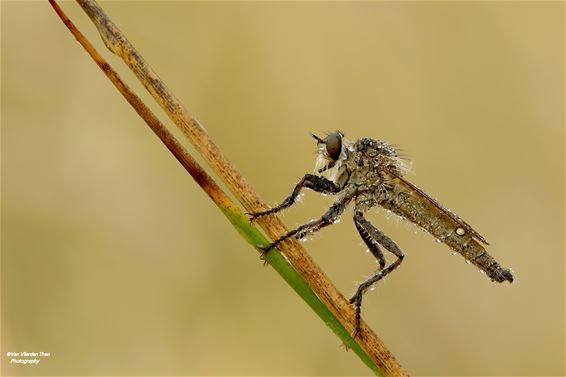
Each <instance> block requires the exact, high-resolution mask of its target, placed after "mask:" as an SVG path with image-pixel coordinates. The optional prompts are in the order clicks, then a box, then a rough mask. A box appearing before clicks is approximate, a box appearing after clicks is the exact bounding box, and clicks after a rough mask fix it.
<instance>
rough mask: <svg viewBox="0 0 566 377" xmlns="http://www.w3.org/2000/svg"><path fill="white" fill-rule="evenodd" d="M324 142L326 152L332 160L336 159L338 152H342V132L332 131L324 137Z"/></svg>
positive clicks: (338, 155)
mask: <svg viewBox="0 0 566 377" xmlns="http://www.w3.org/2000/svg"><path fill="white" fill-rule="evenodd" d="M324 143H325V144H326V153H328V156H330V158H331V159H332V160H334V161H336V160H338V157H340V153H342V134H341V133H340V132H333V133H331V134H330V135H328V136H327V137H326V139H324Z"/></svg>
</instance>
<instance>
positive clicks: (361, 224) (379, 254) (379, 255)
mask: <svg viewBox="0 0 566 377" xmlns="http://www.w3.org/2000/svg"><path fill="white" fill-rule="evenodd" d="M354 224H355V225H356V229H358V233H359V234H360V237H362V240H364V243H365V244H366V246H367V247H368V249H369V251H371V253H372V254H373V256H374V257H375V259H377V261H378V262H379V269H380V270H383V268H384V267H385V257H384V256H383V251H381V248H380V247H379V244H378V243H377V241H376V240H375V238H372V237H371V235H370V234H369V232H368V231H367V228H369V227H373V225H371V224H370V223H369V221H367V220H366V219H364V217H363V216H362V213H361V212H356V214H355V215H354Z"/></svg>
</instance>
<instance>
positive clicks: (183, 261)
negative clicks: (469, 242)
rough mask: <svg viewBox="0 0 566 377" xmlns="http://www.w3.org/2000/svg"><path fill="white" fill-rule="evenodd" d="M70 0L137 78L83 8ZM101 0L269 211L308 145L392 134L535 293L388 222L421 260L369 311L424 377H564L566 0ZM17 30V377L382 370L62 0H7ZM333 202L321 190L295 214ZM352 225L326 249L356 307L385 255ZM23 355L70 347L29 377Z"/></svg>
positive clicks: (12, 72)
mask: <svg viewBox="0 0 566 377" xmlns="http://www.w3.org/2000/svg"><path fill="white" fill-rule="evenodd" d="M62 5H63V8H64V9H65V11H67V12H68V14H69V16H70V17H71V18H72V19H73V21H75V22H76V24H77V25H78V26H79V27H80V29H81V30H82V31H83V32H84V33H85V34H86V35H87V36H89V37H90V38H91V41H93V42H94V43H95V45H96V46H97V47H98V48H99V50H100V51H101V52H103V54H105V56H107V57H108V58H109V60H110V61H111V62H112V63H113V64H115V67H116V68H117V69H118V70H119V71H120V72H121V73H122V74H123V76H124V77H125V78H126V79H127V80H129V82H130V83H132V85H133V86H134V87H135V88H138V89H139V88H140V86H139V85H138V84H137V83H134V81H135V80H133V79H132V78H133V76H132V75H131V74H130V73H129V72H128V70H127V69H125V68H124V65H123V64H121V62H119V61H118V59H117V58H115V57H113V56H110V53H108V52H107V51H106V49H105V48H104V47H103V44H102V43H101V41H100V39H99V37H98V35H97V33H96V32H95V30H94V27H93V26H92V25H91V23H90V21H89V20H88V19H87V17H86V15H85V14H84V13H83V12H82V10H80V8H79V7H78V5H76V4H75V3H74V2H65V3H63V4H62ZM103 6H104V8H105V10H106V11H107V12H108V13H109V14H110V16H111V17H112V19H113V20H114V21H115V22H116V23H117V24H118V25H119V27H120V28H121V29H122V31H124V32H125V33H126V35H127V36H128V37H129V39H130V40H131V41H132V42H133V43H134V45H135V46H136V47H137V48H138V49H139V51H140V52H141V53H142V55H143V56H144V57H145V58H146V59H147V60H148V62H150V64H151V65H152V66H153V67H154V68H155V69H156V70H157V72H158V73H159V74H160V76H161V77H162V78H163V79H164V80H165V82H166V83H167V84H168V85H169V86H170V87H171V88H172V89H173V91H174V92H175V93H176V94H177V95H178V96H179V98H181V100H182V101H183V102H184V103H185V104H186V106H187V107H188V108H189V109H190V111H191V112H192V113H193V114H195V115H196V116H197V118H198V119H199V120H201V121H202V123H203V124H204V125H205V127H206V128H207V130H208V131H209V133H210V134H211V136H212V137H213V139H214V140H215V141H216V142H217V144H218V145H219V146H220V147H221V148H222V149H223V151H224V152H225V154H226V155H227V156H228V157H229V158H230V159H231V161H232V162H233V163H234V164H235V166H236V167H237V168H238V169H240V171H241V172H242V174H243V175H244V176H245V177H246V179H248V181H249V182H250V183H251V184H252V185H253V186H254V187H255V188H256V189H257V190H258V192H259V193H260V194H261V195H262V197H263V198H264V199H265V200H266V201H267V202H268V203H270V204H275V203H278V202H279V201H280V200H281V199H282V198H283V197H284V196H285V195H287V194H288V193H289V192H290V190H291V189H292V187H293V185H294V184H295V183H296V181H297V180H298V179H299V178H300V177H301V176H302V175H303V174H304V173H305V172H311V171H312V168H313V166H314V150H315V144H314V142H313V140H312V139H311V138H310V136H309V132H314V133H318V134H324V132H328V131H333V130H336V129H340V130H343V131H344V132H345V133H346V136H347V137H349V138H351V139H356V138H359V137H362V136H369V137H372V138H376V139H381V140H385V141H388V142H390V143H393V144H396V145H398V146H400V147H401V148H402V149H403V150H404V151H405V154H406V155H408V156H409V157H410V158H411V159H412V160H414V165H413V174H411V175H410V176H409V177H408V178H409V179H410V180H411V181H413V182H414V183H415V184H417V185H419V186H421V187H422V188H424V189H425V190H426V191H428V192H429V193H431V194H432V195H433V196H434V197H436V198H437V199H439V200H440V201H441V202H442V203H444V204H445V205H447V206H448V207H450V208H452V209H453V210H454V211H456V212H457V213H458V214H459V215H460V216H461V217H462V218H464V219H465V220H466V221H467V222H469V223H471V224H472V225H473V226H474V227H476V228H477V230H478V231H479V232H480V233H481V234H483V235H484V236H485V237H486V238H487V239H488V240H489V241H490V243H491V245H490V247H489V248H488V250H489V251H490V252H491V253H492V255H494V256H495V257H496V258H497V260H499V261H500V263H501V264H502V265H504V266H510V267H512V268H513V269H514V271H515V274H516V283H515V284H513V285H508V284H502V285H500V284H496V283H492V282H490V281H489V279H486V277H485V276H484V275H482V274H480V273H479V272H478V271H477V269H476V268H474V267H472V266H469V265H467V264H465V263H464V260H463V259H462V258H461V257H460V256H451V253H450V250H449V249H448V248H447V247H446V246H444V245H442V244H438V243H436V242H434V240H433V239H432V237H430V236H428V235H426V234H424V233H423V232H421V231H419V230H417V229H416V228H415V227H414V226H412V225H410V224H405V223H404V222H402V221H400V220H398V219H396V218H394V217H391V216H389V217H388V216H387V215H386V214H385V213H384V212H383V211H379V210H376V211H374V213H372V215H370V218H371V220H372V221H373V222H374V223H375V224H376V225H377V226H378V227H379V228H380V229H382V230H383V231H384V232H385V233H386V234H388V235H389V236H390V237H391V238H392V239H394V240H395V241H396V242H397V243H398V244H399V245H400V246H401V248H402V249H403V250H404V251H405V253H406V258H405V260H404V262H403V265H402V267H401V268H400V269H398V270H397V271H395V273H393V274H392V275H390V276H389V277H388V278H387V279H385V280H384V281H382V282H380V283H379V286H378V288H377V289H376V290H374V291H373V292H368V294H367V296H366V299H365V301H364V311H363V315H364V318H365V320H366V321H368V322H369V324H370V325H371V326H372V327H373V328H374V330H375V331H376V333H377V334H379V336H380V337H381V338H382V339H383V341H384V342H385V343H386V344H387V345H388V347H389V348H390V350H391V351H392V353H393V354H394V355H395V356H396V357H397V358H398V360H399V361H400V363H401V364H402V365H403V366H404V368H406V370H407V371H408V372H410V373H412V374H415V375H562V374H563V373H564V213H563V210H564V161H563V156H564V128H563V126H564V92H563V87H564V64H563V63H564V37H563V30H564V5H563V3H560V2H554V3H551V2H546V3H535V2H514V3H513V2H493V3H491V2H478V3H450V2H430V3H428V2H423V3H414V2H403V3H392V2H383V3H381V2H380V3H202V2H167V3H161V2H105V3H103ZM1 17H2V19H1V21H2V51H1V52H2V72H1V73H2V360H1V361H2V364H3V367H2V368H3V370H2V373H3V374H5V375H6V374H12V375H136V374H140V375H141V374H143V375H367V374H369V373H370V371H369V370H368V369H367V368H366V367H365V366H364V365H363V364H362V363H361V362H360V361H359V359H358V358H357V357H356V356H355V354H354V353H353V352H346V351H345V350H344V348H343V347H342V346H341V344H340V341H339V340H338V339H337V338H336V337H335V336H334V335H333V334H332V333H331V331H330V330H329V329H328V328H327V327H326V326H325V325H324V324H323V323H322V322H321V321H320V320H319V319H318V317H316V316H315V315H314V314H313V312H312V311H311V310H310V309H308V307H307V306H306V305H305V304H304V303H303V302H302V301H301V300H300V299H299V298H298V296H297V295H296V294H295V293H293V291H292V290H291V289H290V288H289V287H288V286H287V285H286V284H285V283H284V282H283V280H282V279H281V278H280V277H279V276H278V275H277V274H275V273H274V271H273V270H272V269H271V268H269V267H263V265H262V263H261V262H260V260H259V259H258V255H257V252H256V251H255V250H253V249H252V248H251V247H250V246H249V245H247V244H246V243H245V242H244V241H243V240H242V239H241V238H240V237H239V236H238V234H237V233H236V231H235V230H234V229H233V228H232V227H231V226H230V225H229V224H228V222H227V221H226V220H225V218H224V217H223V215H222V214H221V213H220V212H219V211H218V210H217V209H216V208H215V206H214V205H213V204H212V203H211V201H210V200H209V199H208V198H207V197H206V195H205V194H203V192H202V191H201V190H200V189H199V188H198V187H197V185H196V184H195V183H194V182H193V181H192V179H191V178H190V177H189V176H188V175H187V174H186V173H185V171H184V170H183V169H182V168H181V166H180V165H179V164H178V163H177V162H176V160H175V159H174V158H173V157H172V156H171V155H170V154H169V152H168V151H167V150H166V149H165V148H164V147H163V146H162V145H161V144H160V142H159V141H158V139H157V138H156V137H155V136H154V135H153V134H152V133H151V132H150V130H149V129H148V127H147V126H146V125H145V124H144V123H143V122H142V121H141V120H140V118H138V116H137V115H136V114H135V113H134V112H133V111H132V109H131V108H130V107H129V105H127V103H126V102H125V101H124V100H123V99H122V98H121V97H120V95H119V94H118V93H117V91H116V90H115V89H114V88H113V87H112V86H111V84H110V83H109V81H108V80H107V79H106V78H105V77H104V75H103V74H102V73H101V72H100V70H99V69H98V67H97V66H96V65H95V64H94V63H93V62H92V61H91V60H90V58H89V57H88V56H87V54H86V53H85V52H84V51H83V50H82V48H81V47H80V46H79V45H78V43H76V41H75V40H74V39H73V37H72V36H71V34H70V33H69V32H68V31H67V30H66V28H65V27H64V26H63V24H62V23H61V22H60V21H59V19H58V18H57V17H56V15H55V13H54V12H53V11H52V9H51V8H50V6H49V5H48V3H47V2H32V3H18V2H2V16H1ZM139 92H140V93H142V94H143V97H144V98H146V99H148V98H149V97H148V95H146V94H145V93H143V91H142V90H139ZM148 102H151V100H149V99H148ZM152 108H154V109H156V112H157V113H158V114H159V115H160V116H162V118H163V119H165V117H164V116H163V112H161V111H160V110H159V109H157V108H156V107H155V106H154V105H153V104H152ZM167 122H168V120H167ZM168 124H170V122H169V123H168ZM175 132H176V134H179V133H178V132H177V131H176V130H175ZM191 150H192V149H191ZM207 169H208V168H207ZM209 170H210V169H209ZM330 203H331V198H328V197H327V198H323V197H320V196H319V195H318V194H314V193H307V194H306V196H305V197H304V198H303V201H302V205H298V206H297V207H296V208H294V209H292V210H289V211H288V212H287V213H285V214H284V215H283V217H284V218H283V219H284V221H285V223H286V224H287V225H288V226H289V227H294V226H297V225H299V224H300V223H303V222H305V221H306V220H308V219H311V218H313V217H316V216H319V215H320V214H321V213H322V212H323V211H324V210H325V208H327V207H328V206H329V204H330ZM350 214H351V212H350V211H347V212H346V213H345V214H344V216H343V219H342V222H341V223H340V224H337V225H336V226H333V227H332V228H331V229H330V228H329V229H325V230H323V231H321V232H320V233H319V234H318V235H317V236H316V237H315V238H314V240H312V241H310V242H309V243H307V247H308V251H309V253H310V254H311V255H312V256H313V258H314V259H315V260H316V261H317V262H318V263H319V264H320V265H321V267H322V268H323V269H324V270H325V271H326V272H327V273H328V275H329V276H330V277H331V279H332V280H333V281H334V282H335V283H336V284H337V285H338V287H339V288H340V289H341V290H342V291H343V292H344V294H345V295H347V296H348V297H349V296H350V295H351V294H352V293H353V292H354V290H355V288H356V286H357V285H356V284H357V283H358V282H360V281H362V280H363V279H364V277H366V276H367V275H369V274H371V273H372V271H374V269H375V268H376V266H377V265H376V263H375V261H374V260H373V258H372V257H370V256H369V255H368V254H366V253H364V250H365V246H362V245H361V241H360V239H359V237H358V235H357V233H356V231H355V227H354V226H353V224H352V221H351V220H350ZM8 351H28V352H32V351H36V352H38V351H46V352H51V355H52V356H51V357H50V358H47V359H44V360H43V361H42V362H41V364H40V365H39V366H35V367H33V366H28V367H22V366H14V365H10V364H9V358H7V357H6V356H5V353H6V352H8Z"/></svg>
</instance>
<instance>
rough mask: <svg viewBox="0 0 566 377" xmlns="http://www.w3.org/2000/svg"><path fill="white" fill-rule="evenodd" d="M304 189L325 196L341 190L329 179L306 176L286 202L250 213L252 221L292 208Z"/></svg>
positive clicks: (311, 175) (312, 175)
mask: <svg viewBox="0 0 566 377" xmlns="http://www.w3.org/2000/svg"><path fill="white" fill-rule="evenodd" d="M303 187H306V188H309V189H311V190H313V191H316V192H320V193H323V194H336V193H337V192H340V190H341V188H340V187H339V186H338V185H337V184H336V183H334V182H332V181H331V180H329V179H326V178H324V177H320V176H318V175H314V174H305V176H304V177H303V178H302V179H301V180H300V181H299V183H297V185H296V186H295V188H294V190H293V192H292V193H291V194H290V195H289V196H288V197H287V198H285V200H283V202H282V203H281V204H279V205H278V206H276V207H273V208H271V209H268V210H267V211H263V212H254V213H250V214H249V215H250V220H251V221H254V220H255V219H257V218H258V217H261V216H265V215H270V214H272V213H276V212H279V211H281V210H283V209H285V208H288V207H290V206H292V205H293V204H294V203H295V200H296V199H297V196H298V195H299V193H300V192H301V189H302V188H303Z"/></svg>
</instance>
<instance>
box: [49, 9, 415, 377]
mask: <svg viewBox="0 0 566 377" xmlns="http://www.w3.org/2000/svg"><path fill="white" fill-rule="evenodd" d="M49 2H50V3H51V4H52V5H53V6H54V8H55V9H56V10H57V8H58V7H57V6H56V4H55V3H54V1H53V0H49ZM77 2H78V3H79V5H80V6H81V7H82V8H83V10H84V11H85V12H86V13H87V15H88V16H89V17H90V18H91V20H92V21H93V23H94V24H95V26H96V28H97V29H98V31H99V33H100V35H101V37H102V40H103V41H104V44H105V45H106V47H108V49H109V50H110V51H112V52H113V53H115V54H116V55H118V56H119V57H121V58H122V59H123V61H124V62H125V63H126V64H127V65H128V66H129V67H130V69H131V70H132V71H133V72H134V73H135V75H136V76H137V77H138V79H139V80H140V81H141V83H142V84H143V85H144V86H145V88H146V89H147V90H148V91H149V93H150V94H151V95H152V96H153V97H154V99H155V100H156V101H157V102H158V103H159V105H160V106H161V107H162V108H163V109H164V110H165V112H166V113H167V115H168V116H169V117H170V118H171V119H172V120H173V122H174V123H175V124H176V125H177V126H178V127H179V128H180V129H181V131H182V132H183V133H184V134H185V135H186V136H187V137H188V139H189V141H190V142H191V143H192V144H193V146H194V147H195V148H196V149H197V150H198V151H199V153H200V154H201V155H202V156H203V158H204V159H205V160H206V161H207V163H208V164H209V165H210V166H211V167H212V168H213V169H214V170H215V171H216V172H217V174H218V175H219V176H220V177H221V178H222V179H223V181H224V182H225V183H226V185H227V187H228V188H229V189H230V191H231V192H232V193H233V194H234V195H235V197H236V198H237V199H238V200H239V201H240V202H241V203H242V204H243V206H244V207H245V208H246V209H247V210H248V211H250V212H257V211H262V210H265V209H267V206H266V204H265V203H264V202H263V201H262V200H261V199H260V198H259V196H258V195H257V193H256V192H255V191H254V190H253V189H252V187H251V186H250V185H249V184H248V183H247V182H246V181H245V180H244V178H243V177H242V176H241V175H240V173H239V172H238V171H237V170H236V169H235V168H234V167H233V166H232V164H231V163H230V162H229V161H228V160H227V159H226V157H225V156H224V155H223V154H222V152H221V150H220V149H219V148H218V147H217V146H216V144H215V143H214V142H213V141H212V139H211V138H210V137H209V135H208V133H207V132H206V130H205V129H204V128H203V127H202V125H201V124H200V123H199V122H198V121H197V120H196V119H195V118H194V117H192V116H191V115H190V114H189V113H188V111H187V110H186V109H185V108H184V106H183V105H182V104H181V102H180V101H179V100H178V99H177V98H176V97H175V95H174V94H173V93H172V92H171V91H170V90H169V88H168V87H167V86H166V85H165V83H164V82H163V81H161V79H160V78H159V77H158V75H157V74H156V73H155V71H153V69H152V68H151V67H150V66H149V65H148V64H147V63H146V62H145V60H144V59H143V58H142V57H141V55H140V54H139V53H138V52H137V51H136V49H135V48H134V47H133V46H132V44H131V43H130V42H129V41H128V40H127V39H126V37H125V36H124V35H123V34H122V33H121V32H120V30H118V28H117V27H116V25H115V24H114V23H113V22H112V21H111V20H110V19H109V17H108V16H107V15H106V13H104V11H103V10H102V8H100V6H99V5H98V4H97V3H96V2H95V1H94V0H77ZM58 13H59V15H60V16H61V13H60V12H59V11H58ZM65 18H66V17H65ZM63 21H64V22H65V24H66V25H67V26H68V27H69V28H70V26H69V24H70V21H68V23H67V22H66V21H65V19H63ZM70 25H72V24H70ZM79 34H80V33H79ZM77 35H78V34H75V36H76V37H77V39H78V40H79V42H81V43H83V42H82V41H81V40H80V39H79V37H78V36H77ZM83 39H84V38H83ZM87 42H88V41H87ZM83 45H84V44H83ZM85 48H86V47H85ZM87 50H88V49H87ZM92 50H93V52H91V51H89V54H91V56H92V57H93V58H94V59H95V60H96V61H97V64H99V66H100V67H101V68H102V70H103V71H104V72H105V73H106V74H107V76H108V77H109V78H110V79H111V80H112V82H113V83H114V84H115V85H116V86H117V87H125V88H127V87H126V86H125V84H124V83H123V82H122V81H121V80H120V78H119V77H118V76H117V75H116V74H115V73H114V72H113V71H110V70H109V69H108V68H109V66H107V64H106V63H105V62H104V61H103V60H102V59H101V58H100V56H99V55H98V53H97V52H96V51H94V49H92ZM97 56H98V57H99V58H100V59H97ZM127 91H129V88H128V90H127ZM127 91H126V92H127ZM130 92H131V91H130ZM126 98H127V99H128V101H129V102H130V103H132V102H136V101H139V99H137V97H135V98H133V97H128V96H126ZM140 102H141V101H140ZM140 108H142V109H144V108H145V110H142V112H144V113H145V112H148V113H149V114H151V115H148V114H145V115H148V116H149V118H150V119H151V118H155V116H154V115H153V114H152V113H151V112H150V111H149V109H147V107H145V105H143V107H140ZM137 111H138V113H139V112H140V110H137ZM140 115H141V114H140ZM151 123H153V126H152V129H153V130H154V132H156V133H157V134H158V135H160V133H161V134H163V132H164V131H163V130H165V128H164V127H163V125H162V124H161V123H159V121H158V120H157V118H155V121H152V122H151ZM150 126H151V124H150ZM161 136H165V140H169V143H167V142H166V145H167V147H168V148H169V149H170V150H171V151H172V152H173V153H174V154H175V156H176V157H177V159H179V161H180V162H181V163H183V166H185V168H186V169H187V170H188V171H189V172H190V173H191V175H193V174H196V175H197V176H200V177H201V178H202V179H206V178H208V180H209V181H210V182H212V183H210V184H213V185H216V184H215V183H214V182H213V181H212V180H211V179H209V177H208V176H207V175H206V173H204V171H202V169H200V167H199V169H200V170H195V169H194V166H195V164H193V162H194V160H192V157H191V156H190V155H188V153H187V152H186V151H185V150H184V149H183V148H182V146H181V145H180V144H179V143H178V141H177V140H175V139H174V138H173V136H171V135H170V134H169V133H167V134H163V135H160V137H161ZM162 139H163V138H162ZM164 142H165V141H164ZM191 161H192V162H191ZM196 166H197V167H198V165H196ZM190 169H192V171H193V172H191V170H190ZM193 177H194V175H193ZM207 182H208V181H207ZM216 187H217V186H216ZM218 191H219V190H212V192H216V193H217V192H218ZM220 192H221V191H220ZM207 193H208V194H209V195H210V196H211V197H212V194H211V192H209V191H207ZM213 199H214V198H213ZM217 199H218V198H217ZM258 223H259V225H260V226H261V227H262V228H263V230H264V231H265V232H266V233H267V235H268V236H269V237H270V238H272V239H277V238H279V237H280V236H281V235H283V234H285V233H286V229H285V227H284V226H283V224H282V223H281V221H280V220H279V219H278V218H277V217H275V216H266V217H264V218H261V219H258ZM279 248H280V249H281V251H282V252H284V253H285V255H286V257H287V258H288V260H289V261H290V262H291V264H292V265H293V267H294V268H295V269H296V271H297V272H298V273H299V274H300V275H301V276H302V277H303V279H305V281H307V283H308V284H309V286H310V287H311V289H312V290H313V291H314V292H315V293H316V294H317V295H318V296H319V298H320V299H321V300H322V301H323V302H324V303H325V305H326V306H327V307H328V308H329V309H330V310H331V311H332V313H333V314H334V315H335V316H336V317H337V318H338V320H339V321H340V322H341V323H342V324H343V326H344V327H345V328H346V329H347V330H348V331H350V332H353V331H354V323H355V313H354V310H353V308H352V307H351V306H350V305H349V304H348V302H347V300H346V299H345V298H344V296H343V295H342V294H341V293H340V292H339V291H338V289H337V288H336V287H335V286H334V285H333V284H332V282H331V281H330V280H329V279H328V277H327V276H326V275H325V274H324V272H322V271H321V270H320V268H319V267H318V266H317V265H316V264H315V263H314V261H313V260H312V258H310V256H309V255H308V254H307V253H306V252H305V250H304V248H303V247H302V246H301V245H300V243H298V242H297V241H296V240H294V239H290V240H288V241H285V242H283V243H281V245H280V246H279ZM356 341H357V342H358V344H360V346H361V347H362V348H363V349H364V351H365V352H366V353H367V354H368V355H369V357H370V358H371V359H372V360H373V361H374V362H375V363H376V365H378V366H379V367H380V368H381V369H382V370H383V371H384V372H385V373H386V374H387V375H395V376H397V375H407V374H406V372H405V371H403V370H402V369H401V367H400V365H399V364H398V363H397V361H396V360H395V358H394V357H393V356H392V355H391V353H390V352H389V351H388V350H387V348H386V347H385V345H384V344H383V343H382V342H381V340H380V339H379V338H377V336H376V335H375V333H374V332H373V331H372V330H371V329H370V328H369V327H368V326H367V324H366V323H365V322H363V321H362V323H361V331H360V333H359V334H358V336H357V338H356Z"/></svg>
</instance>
